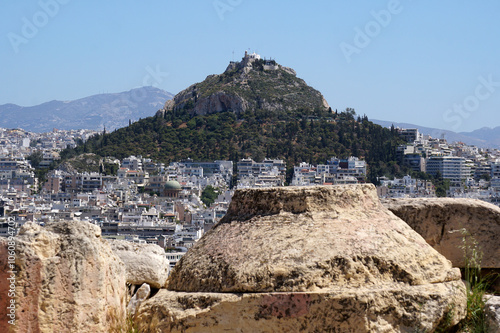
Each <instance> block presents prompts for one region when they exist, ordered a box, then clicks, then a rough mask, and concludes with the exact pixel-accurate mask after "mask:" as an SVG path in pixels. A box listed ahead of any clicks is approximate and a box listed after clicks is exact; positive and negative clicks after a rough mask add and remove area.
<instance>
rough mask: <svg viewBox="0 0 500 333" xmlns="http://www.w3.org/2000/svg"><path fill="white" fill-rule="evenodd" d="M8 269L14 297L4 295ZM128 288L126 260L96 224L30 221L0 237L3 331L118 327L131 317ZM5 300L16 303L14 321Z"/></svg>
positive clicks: (109, 329)
mask: <svg viewBox="0 0 500 333" xmlns="http://www.w3.org/2000/svg"><path fill="white" fill-rule="evenodd" d="M9 243H10V244H9ZM13 244H14V247H15V251H14V252H15V254H14V257H15V258H14V261H15V263H14V264H13V266H14V267H12V266H10V263H11V262H9V259H13V258H9V256H8V255H9V254H12V253H9V251H8V250H9V245H13ZM6 268H8V270H7V269H6ZM12 268H13V269H12ZM9 270H13V271H15V273H14V276H15V278H14V279H13V281H12V282H13V287H14V286H15V289H14V290H13V293H12V296H13V297H12V298H11V297H10V295H9V297H5V295H7V292H5V288H6V287H7V288H9V286H5V285H4V282H5V281H6V279H7V277H11V276H10V274H11V273H10V272H9ZM126 289H127V288H126V283H125V267H124V265H123V263H122V262H121V261H120V259H119V258H118V257H117V256H116V255H115V254H114V253H113V252H112V251H111V248H110V246H109V244H108V243H107V242H106V241H105V240H103V239H102V238H101V229H100V228H99V227H98V226H95V225H93V224H90V223H87V222H80V221H65V222H57V223H51V224H49V225H47V226H46V227H40V226H39V225H36V224H33V223H27V224H25V225H24V226H22V227H21V229H20V231H19V234H18V236H17V237H13V238H10V239H5V238H1V239H0V292H1V295H2V297H0V331H1V332H9V329H13V330H14V331H16V332H108V331H112V330H119V329H120V328H123V327H125V325H126V323H127V322H126V305H127V304H126V296H127V292H126ZM9 290H10V289H9ZM7 303H9V304H10V303H15V325H10V324H9V323H8V322H7V320H10V319H11V318H9V317H7V314H6V313H5V310H6V309H7Z"/></svg>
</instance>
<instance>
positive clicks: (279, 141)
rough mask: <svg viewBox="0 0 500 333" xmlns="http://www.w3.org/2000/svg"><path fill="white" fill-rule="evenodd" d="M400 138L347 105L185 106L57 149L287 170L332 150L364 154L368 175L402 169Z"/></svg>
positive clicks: (65, 155) (371, 178)
mask: <svg viewBox="0 0 500 333" xmlns="http://www.w3.org/2000/svg"><path fill="white" fill-rule="evenodd" d="M400 143H401V141H400V139H399V137H398V135H397V133H396V132H395V131H391V130H390V129H386V128H383V127H381V126H379V125H375V124H373V123H372V122H370V121H369V120H368V118H367V117H366V116H364V117H359V116H358V117H357V118H356V114H355V112H354V110H352V109H347V110H346V111H344V112H340V113H337V112H332V111H331V110H329V111H319V110H316V111H312V110H299V112H294V113H287V112H271V111H265V110H255V111H247V112H245V113H242V114H235V113H233V112H220V113H213V114H208V115H196V116H192V115H190V114H189V112H187V111H183V110H181V111H171V112H166V113H158V114H157V115H156V116H154V117H149V118H145V119H142V120H140V121H138V122H136V123H133V124H131V125H130V126H128V127H125V128H121V129H119V130H116V131H114V132H112V133H107V134H101V135H96V136H94V137H92V138H91V139H89V140H88V141H87V142H85V143H84V144H82V145H79V146H78V147H77V148H75V149H66V150H64V151H63V152H62V153H61V157H62V158H63V160H65V159H68V158H70V157H74V156H77V155H80V154H82V153H95V154H97V155H100V156H103V157H104V156H114V157H116V158H119V159H122V158H124V157H127V156H129V155H142V156H143V157H149V158H152V159H154V160H158V161H162V162H165V163H169V162H172V161H178V160H181V159H185V158H188V157H189V158H192V159H194V160H205V161H208V160H217V159H224V160H232V161H234V162H236V161H238V160H240V159H241V158H244V157H251V158H253V159H254V160H256V161H260V160H262V159H263V158H265V157H268V158H281V159H284V160H286V161H287V165H288V167H289V169H290V170H289V173H288V178H290V177H291V170H292V169H291V168H292V166H293V165H297V164H298V163H300V162H309V163H313V164H319V163H326V161H327V160H328V159H330V158H331V157H332V156H337V157H349V156H358V157H360V158H364V159H365V160H366V161H367V163H368V165H369V175H368V178H369V179H368V180H369V181H372V182H376V177H377V176H381V175H400V174H402V173H403V172H404V171H406V170H404V169H402V168H401V167H400V166H399V165H398V163H397V162H396V158H395V148H396V146H397V145H398V144H400Z"/></svg>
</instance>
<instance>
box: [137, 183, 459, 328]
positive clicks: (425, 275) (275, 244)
mask: <svg viewBox="0 0 500 333" xmlns="http://www.w3.org/2000/svg"><path fill="white" fill-rule="evenodd" d="M168 289H169V290H168V291H164V290H162V291H160V293H159V294H158V295H156V296H155V297H152V298H151V299H149V300H147V301H146V302H144V303H143V304H142V305H141V307H140V308H139V310H138V314H137V316H136V318H137V323H138V325H139V328H140V329H141V331H144V332H156V330H157V331H160V332H169V331H170V330H172V331H173V332H177V331H183V330H186V332H198V331H200V332H201V331H205V332H207V331H221V330H238V331H241V332H252V331H263V332H271V331H273V332H286V331H290V330H294V331H296V330H299V329H301V330H303V331H305V332H313V331H335V332H406V331H409V330H410V328H419V329H420V328H421V329H425V331H427V332H432V331H433V330H435V329H436V328H437V327H438V326H439V325H440V323H442V322H444V321H445V317H447V316H448V318H447V319H448V320H449V321H450V322H451V323H452V324H456V323H458V321H459V320H460V319H461V318H463V317H464V315H465V303H466V301H465V288H464V285H463V283H462V282H461V280H460V273H459V271H458V269H454V268H452V267H451V263H450V262H449V261H448V260H446V259H445V258H444V257H443V256H441V255H440V254H439V253H438V252H436V251H435V250H434V249H433V248H432V247H430V246H429V245H428V244H427V243H426V242H425V240H424V239H423V238H422V237H421V236H420V235H418V234H417V233H416V232H415V231H413V230H412V229H411V228H410V227H409V226H408V225H407V224H406V223H404V222H403V221H402V220H400V219H399V218H397V217H396V216H395V215H394V214H392V213H391V212H389V211H388V210H387V209H385V208H384V207H383V206H382V205H381V203H380V201H379V200H378V197H377V194H376V190H375V187H374V186H373V185H350V186H318V187H282V188H267V189H247V190H238V191H236V193H235V195H234V196H233V200H232V202H231V205H230V207H229V210H228V213H227V214H226V216H225V217H224V218H223V219H222V220H221V222H220V223H218V224H217V225H216V226H215V227H214V228H213V229H212V230H210V231H209V232H208V233H207V234H205V235H204V236H203V237H202V239H201V240H200V241H199V242H198V243H197V244H196V245H195V246H194V247H193V248H191V249H190V250H189V251H188V253H187V254H186V255H185V256H184V257H183V258H182V259H181V261H180V262H179V263H178V264H177V265H176V266H175V268H174V269H173V271H172V273H171V277H170V278H169V281H168ZM451 310H453V311H451Z"/></svg>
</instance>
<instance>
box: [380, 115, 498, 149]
mask: <svg viewBox="0 0 500 333" xmlns="http://www.w3.org/2000/svg"><path fill="white" fill-rule="evenodd" d="M370 120H371V121H372V122H374V123H375V124H378V125H381V126H384V127H391V125H394V126H395V127H400V128H418V130H419V132H420V133H423V134H427V135H430V136H432V137H433V138H444V139H446V140H447V141H448V142H455V141H458V142H463V143H466V144H468V145H474V146H477V147H482V148H497V149H500V126H498V127H495V128H489V127H483V128H481V129H478V130H475V131H472V132H460V133H456V132H453V131H448V130H443V129H438V128H432V127H424V126H419V125H415V124H408V123H396V122H392V121H386V120H378V119H370Z"/></svg>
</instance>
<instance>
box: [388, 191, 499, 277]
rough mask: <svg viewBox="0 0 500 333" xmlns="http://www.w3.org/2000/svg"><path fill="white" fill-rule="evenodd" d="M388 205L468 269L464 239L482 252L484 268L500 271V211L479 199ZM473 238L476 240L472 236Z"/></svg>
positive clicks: (396, 201) (391, 202)
mask: <svg viewBox="0 0 500 333" xmlns="http://www.w3.org/2000/svg"><path fill="white" fill-rule="evenodd" d="M383 203H384V205H385V206H386V207H387V208H388V209H389V210H390V211H392V212H393V213H394V214H396V215H397V216H398V217H400V218H401V219H402V220H403V221H405V222H406V223H408V224H409V225H410V226H411V227H412V228H413V229H414V230H415V231H416V232H418V233H419V234H420V235H421V236H422V237H423V238H424V239H425V240H426V242H427V243H429V244H430V245H431V246H432V247H433V248H434V249H436V250H437V251H438V252H439V253H441V254H442V255H444V256H445V257H446V258H447V259H449V260H451V262H452V264H453V266H454V267H464V250H463V245H464V237H465V239H466V240H467V242H468V244H469V245H472V244H473V239H474V240H475V242H477V245H478V247H479V248H478V250H479V251H480V252H481V253H482V261H481V266H482V268H489V269H500V242H499V240H498V236H499V235H500V208H499V207H497V206H495V205H492V204H490V203H487V202H484V201H480V200H475V199H453V198H415V199H388V200H384V202H383ZM470 236H472V238H473V239H472V238H471V237H470Z"/></svg>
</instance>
